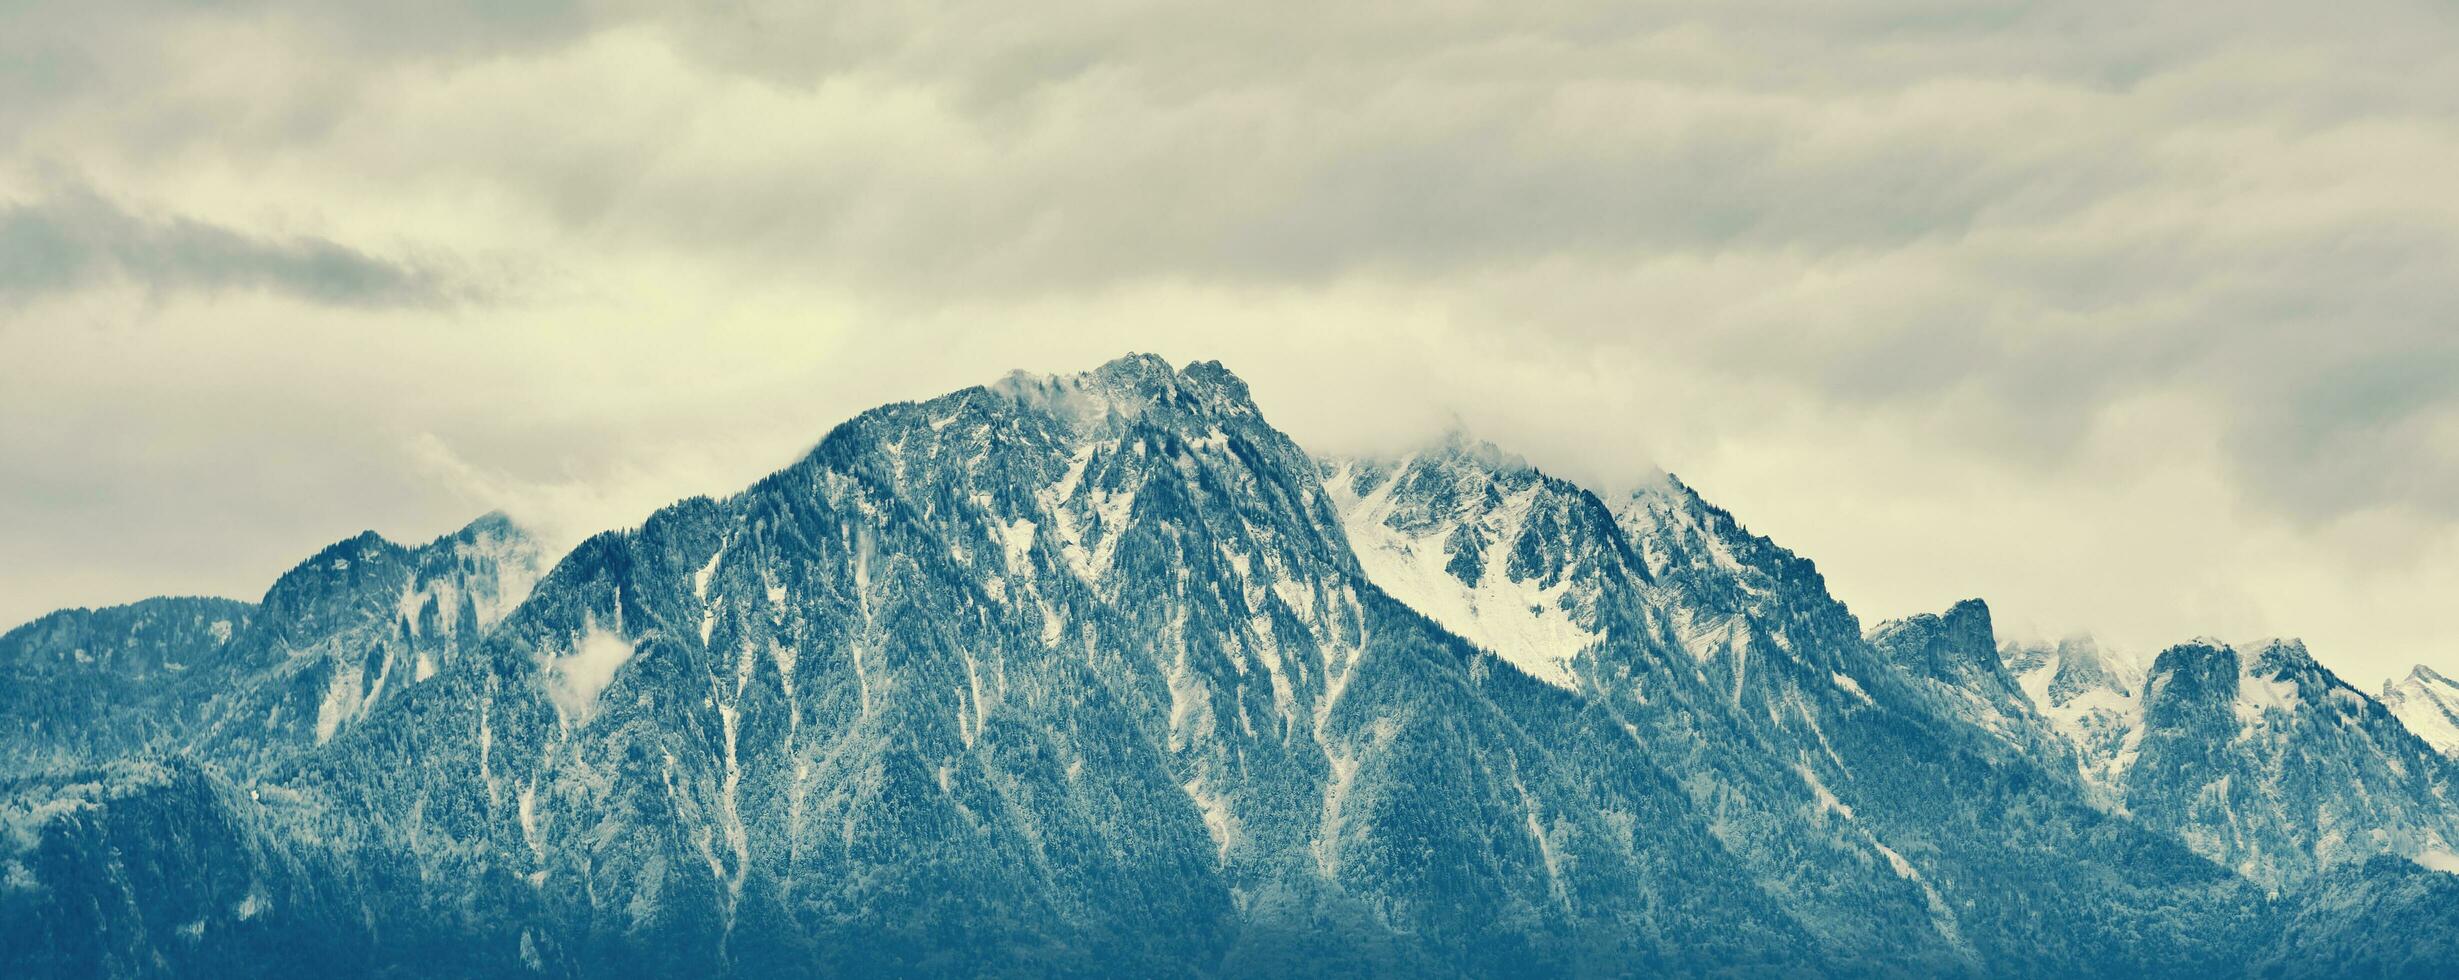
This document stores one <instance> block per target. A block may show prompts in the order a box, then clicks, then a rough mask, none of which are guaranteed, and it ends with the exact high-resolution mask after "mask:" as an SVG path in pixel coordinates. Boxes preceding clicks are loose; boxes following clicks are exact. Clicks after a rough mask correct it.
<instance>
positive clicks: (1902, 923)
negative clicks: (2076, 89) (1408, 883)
mask: <svg viewBox="0 0 2459 980" xmlns="http://www.w3.org/2000/svg"><path fill="white" fill-rule="evenodd" d="M1324 470H1325V473H1326V480H1327V483H1328V484H1329V485H1330V487H1331V490H1332V493H1331V496H1332V499H1333V501H1334V503H1335V506H1336V507H1337V508H1338V509H1339V510H1340V511H1341V513H1342V517H1343V523H1344V524H1345V525H1346V527H1347V528H1348V532H1349V537H1350V540H1351V541H1352V543H1353V545H1354V546H1355V548H1356V549H1357V551H1358V553H1359V555H1360V561H1361V564H1362V565H1363V566H1364V568H1365V569H1366V570H1367V572H1368V574H1369V576H1370V577H1372V578H1374V579H1375V581H1376V582H1377V583H1378V584H1380V585H1382V586H1383V587H1384V588H1385V589H1386V590H1387V591H1389V592H1391V593H1392V594H1393V595H1394V596H1395V597H1397V598H1400V599H1401V600H1402V601H1404V602H1407V603H1409V604H1411V605H1412V606H1414V607H1416V608H1419V609H1423V610H1428V611H1430V615H1432V617H1433V618H1434V619H1435V620H1436V621H1437V622H1440V623H1442V624H1444V625H1445V626H1447V627H1450V628H1452V629H1453V630H1454V631H1456V632H1458V633H1459V634H1460V635H1462V636H1464V637H1470V638H1473V639H1472V642H1476V643H1480V644H1486V645H1490V647H1491V648H1492V649H1493V650H1494V651H1495V653H1496V654H1497V655H1498V656H1499V657H1501V658H1503V659H1504V660H1505V661H1506V662H1510V663H1514V664H1521V665H1525V666H1524V669H1525V670H1527V671H1528V672H1529V673H1530V674H1531V675H1532V676H1536V677H1539V678H1542V679H1545V680H1547V681H1548V682H1549V683H1551V684H1553V685H1555V686H1557V687H1559V688H1562V689H1564V690H1566V691H1571V692H1576V693H1579V694H1581V695H1583V696H1584V698H1585V700H1586V703H1587V705H1588V710H1590V711H1595V712H1600V713H1603V714H1605V715H1606V716H1607V717H1608V718H1610V719H1611V721H1612V722H1613V724H1614V725H1615V726H1617V727H1619V728H1621V729H1622V730H1623V731H1624V732H1625V733H1627V735H1628V737H1629V738H1630V739H1631V740H1632V741H1633V742H1634V743H1635V744H1639V745H1644V746H1646V747H1647V750H1648V751H1649V752H1650V753H1651V754H1652V755H1654V756H1656V757H1657V758H1660V759H1663V760H1666V765H1667V766H1668V767H1669V768H1670V769H1671V770H1673V771H1674V772H1676V773H1677V774H1679V776H1680V779H1681V781H1682V785H1683V788H1684V791H1685V795H1686V796H1687V798H1688V799H1687V802H1688V805H1689V806H1690V807H1691V808H1692V809H1693V810H1695V811H1697V812H1701V813H1705V814H1710V815H1711V820H1712V826H1713V827H1714V828H1715V830H1716V834H1717V837H1718V839H1719V842H1720V843H1722V844H1723V845H1725V847H1726V849H1727V850H1728V851H1729V852H1730V853H1732V854H1733V855H1734V856H1735V857H1736V859H1737V860H1739V861H1741V862H1743V863H1744V864H1745V865H1746V866H1748V868H1749V870H1750V872H1751V874H1752V875H1753V876H1754V877H1755V878H1756V879H1757V880H1759V881H1762V882H1765V883H1767V884H1766V887H1767V888H1768V889H1769V890H1770V891H1771V893H1773V894H1775V895H1776V896H1778V899H1779V901H1780V902H1781V903H1782V904H1783V907H1784V908H1785V909H1786V910H1787V911H1788V912H1789V913H1790V914H1791V915H1792V916H1793V917H1794V918H1795V920H1796V921H1799V922H1801V923H1803V924H1804V927H1805V928H1807V929H1809V930H1811V931H1812V932H1813V934H1814V935H1815V936H1816V937H1817V939H1818V940H1819V942H1820V943H1821V945H1822V947H1823V948H1826V949H1829V950H1851V951H1853V952H1851V953H1849V954H1833V953H1831V954H1830V955H1831V956H1833V957H1835V958H1836V959H1838V960H1842V959H1848V958H1849V959H1855V960H1857V961H1859V962H1863V963H1877V962H1880V960H1879V956H1880V954H1879V953H1878V952H1877V951H1878V950H1881V949H1884V950H1888V951H1891V953H1892V956H1893V957H1894V959H1892V960H1889V961H1887V962H1891V963H1892V964H1893V966H1892V968H1893V969H1898V970H1909V971H1912V972H1919V973H1928V974H1936V973H1953V972H1965V971H1978V970H1981V969H1983V968H1984V967H1983V966H1982V965H1983V964H1987V963H1995V962H2004V961H2006V960H2007V959H2009V958H2014V959H2020V960H2022V961H2024V962H2028V963H2033V964H2036V965H2038V966H2040V967H2042V968H2049V967H2050V966H2051V965H2052V964H2055V965H2057V966H2059V967H2062V968H2065V969H2069V970H2088V969H2090V968H2091V966H2092V965H2093V964H2095V963H2101V964H2106V963H2110V962H2133V963H2136V964H2137V967H2136V968H2137V969H2144V970H2149V969H2153V967H2152V966H2151V965H2150V964H2149V961H2148V960H2146V959H2143V958H2142V951H2143V950H2144V949H2145V948H2147V946H2148V945H2157V946H2159V947H2160V948H2161V949H2162V950H2163V956H2165V957H2167V958H2168V959H2169V960H2170V961H2171V964H2170V965H2171V966H2173V967H2175V968H2184V966H2183V965H2184V964H2186V963H2191V962H2196V961H2197V959H2196V958H2197V957H2201V956H2213V955H2217V953H2216V951H2215V950H2214V949H2213V948H2212V947H2211V945H2210V943H2211V940H2212V939H2213V938H2214V937H2210V936H2197V935H2193V934H2190V933H2188V932H2183V931H2177V930H2178V929H2179V926H2180V923H2179V922H2178V921H2177V920H2175V919H2174V918H2166V917H2164V916H2163V915H2162V914H2161V913H2160V912H2159V911H2155V910H2154V909H2153V908H2151V907H2150V906H2149V905H2148V904H2138V903H2141V899H2142V896H2143V895H2144V894H2146V893H2151V892H2160V893H2163V894H2164V895H2165V898H2164V899H2162V901H2165V902H2184V903H2188V904H2196V905H2204V906H2206V907H2207V910H2208V911H2207V914H2213V915H2220V916H2223V917H2225V915H2226V914H2227V913H2223V912H2219V911H2217V910H2218V909H2220V908H2222V907H2226V906H2229V905H2230V904H2231V903H2232V902H2235V901H2239V900H2241V898H2240V897H2238V896H2234V895H2233V894H2232V891H2231V890H2232V887H2233V886H2232V885H2231V884H2230V883H2229V882H2227V881H2226V880H2225V879H2224V877H2223V876H2221V875H2219V874H2217V873H2215V872H2214V871H2213V870H2212V869H2210V868H2209V867H2208V866H2206V865H2204V864H2203V863H2202V862H2201V861H2199V860H2197V859H2195V858H2194V857H2193V856H2192V855H2191V854H2189V853H2187V852H2186V851H2185V850H2184V849H2183V848H2182V847H2179V846H2177V845H2176V844H2175V843H2174V842H2173V841H2171V840H2169V839H2167V838H2164V837H2160V836H2157V835H2153V834H2148V833H2143V832H2141V831H2139V830H2136V829H2134V828H2132V827H2131V826H2129V825H2127V824H2126V823H2125V822H2123V821H2119V820H2113V819H2110V818H2109V817H2107V816H2106V815H2105V814H2103V813H2101V812H2099V811H2098V810H2096V809H2094V808H2092V807H2090V806H2088V805H2086V803H2085V802H2084V801H2083V799H2082V797H2081V795H2080V794H2079V793H2078V792H2077V791H2076V790H2075V788H2074V786H2073V780H2072V779H2071V777H2066V778H2064V779H2063V781H2062V780H2061V774H2059V773H2055V772H2051V771H2047V770H2044V769H2041V768H2039V767H2038V766H2037V764H2035V763H2034V762H2033V761H2032V760H2029V759H2027V758H2023V757H2021V756H2016V755H2012V754H2010V753H2008V752H2006V751H2005V750H2004V749H2003V747H2001V746H2000V745H1999V743H1998V742H1997V740H1996V739H1995V738H1994V737H1993V735H1992V733H1990V732H1989V731H1987V730H1985V729H1982V728H1980V727H1978V726H1976V725H1973V724H1972V723H1970V722H1969V721H1968V720H1966V719H1962V718H1960V717H1956V716H1948V715H1941V714H1939V713H1938V712H1937V711H1936V710H1935V704H1934V702H1933V700H1932V698H1931V695H1930V694H1929V693H1928V692H1927V691H1926V690H1925V689H1924V688H1923V687H1922V686H1921V685H1920V682H1919V679H1918V678H1916V677H1914V676H1912V675H1909V674H1907V673H1906V672H1904V671H1903V670H1901V669H1899V668H1898V667H1897V666H1896V665H1894V664H1892V663H1890V662H1889V661H1888V659H1887V658H1885V657H1884V656H1882V655H1881V653H1880V652H1879V651H1878V650H1877V649H1875V648H1874V647H1872V646H1871V645H1870V644H1869V643H1867V642H1865V641H1864V639H1863V636H1862V631H1861V629H1860V627H1859V625H1858V623H1857V621H1856V620H1855V619H1854V618H1853V616H1852V615H1851V613H1849V612H1848V611H1846V610H1845V609H1844V607H1843V606H1842V605H1841V604H1840V603H1838V602H1836V601H1835V599H1834V598H1833V597H1832V596H1831V595H1829V594H1828V592H1827V590H1826V587H1825V583H1824V581H1823V579H1821V577H1820V576H1819V574H1818V571H1817V569H1816V568H1815V566H1813V565H1812V564H1811V563H1810V562H1808V561H1807V560H1804V559H1802V558H1800V557H1798V556H1796V555H1794V554H1792V553H1791V552H1789V551H1787V550H1785V549H1783V548H1781V547H1779V546H1777V545H1775V544H1774V543H1773V542H1770V541H1768V540H1767V539H1765V538H1762V537H1758V536H1756V535H1753V534H1751V533H1749V532H1748V531H1747V530H1746V529H1744V528H1743V527H1742V526H1741V525H1740V524H1739V522H1737V521H1736V520H1734V519H1733V517H1732V516H1731V515H1730V514H1729V513H1727V512H1725V511H1723V510H1721V509H1719V508H1716V507H1714V506H1712V505H1710V504H1708V503H1706V502H1705V501H1704V500H1702V499H1700V497H1699V496H1698V495H1697V493H1695V492H1694V491H1692V490H1691V489H1690V488H1689V487H1687V486H1686V485H1684V484H1682V483H1681V482H1680V481H1678V480H1675V479H1673V478H1671V477H1667V478H1665V479H1664V480H1662V481H1661V482H1658V483H1654V484H1651V485H1648V486H1645V487H1643V488H1641V489H1640V490H1639V491H1637V492H1635V493H1633V494H1631V495H1630V496H1629V497H1627V498H1625V499H1624V500H1622V501H1621V502H1620V504H1619V505H1618V506H1609V505H1607V504H1605V503H1604V502H1603V501H1602V500H1600V499H1599V498H1597V497H1596V496H1594V495H1593V494H1590V493H1588V492H1587V491H1585V490H1582V489H1580V488H1578V487H1576V486H1573V485H1571V484H1569V483H1566V482H1564V481H1561V480H1559V479H1555V478H1552V477H1548V476H1546V475H1545V474H1543V473H1542V472H1539V471H1537V470H1535V469H1533V468H1531V467H1529V466H1527V464H1526V463H1525V462H1523V461H1520V460H1518V459H1517V458H1516V457H1512V456H1510V455H1509V454H1507V453H1504V452H1502V451H1500V450H1498V449H1496V448H1494V447H1492V446H1488V445H1484V444H1480V443H1475V442H1473V441H1470V440H1467V439H1465V438H1463V437H1460V436H1457V435H1455V436H1453V437H1451V438H1450V439H1448V440H1446V441H1445V442H1444V443H1443V444H1442V445H1439V446H1437V447H1434V448H1432V449H1430V450H1428V451H1425V452H1421V453H1417V454H1413V455H1410V456H1406V457H1402V458H1398V459H1392V460H1330V461H1327V462H1326V463H1325V464H1324ZM1981 622H1982V624H1983V627H1982V628H1983V630H1984V634H1986V629H1987V626H1986V623H1987V617H1986V611H1983V612H1982V613H1981ZM1979 642H1980V643H1981V649H1982V650H1983V651H1984V652H1985V654H1986V655H1987V656H1989V657H1990V658H1991V659H1992V660H1993V661H1994V659H1995V654H1994V649H1993V647H1992V643H1991V641H1990V640H1989V639H1988V637H1987V636H1986V635H1984V636H1983V637H1982V638H1981V639H1980V641H1979ZM2070 769H2071V764H2070ZM2087 841H2088V842H2089V843H2088V844H2087V843H2086V842H2087ZM2044 852H2055V853H2071V854H2075V858H2074V859H2073V860H2074V861H2077V862H2080V864H2081V865H2088V866H2091V867H2092V869H2093V870H2090V871H2080V870H2079V866H2078V865H2077V864H2070V863H2060V864H2056V865H2050V864H2046V863H2037V862H2034V861H2032V860H2031V858H2030V857H2029V855H2032V854H2037V853H2044ZM2083 880H2090V881H2091V882H2092V885H2091V887H2089V888H2088V889H2086V888H2078V887H2077V883H2078V882H2080V881H2083ZM2044 895H2051V896H2057V897H2056V898H2055V899H2053V900H2047V901H2044V900H2042V896H2044ZM2010 899H2012V900H2010ZM2130 946H2131V947H2132V951H2131V952H2130V951H2129V947H2130ZM2062 956H2063V957H2071V958H2065V959H2061V957H2062ZM2130 957H2132V959H2130Z"/></svg>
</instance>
